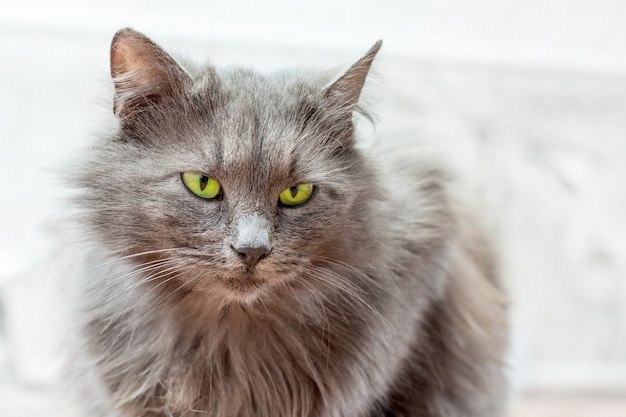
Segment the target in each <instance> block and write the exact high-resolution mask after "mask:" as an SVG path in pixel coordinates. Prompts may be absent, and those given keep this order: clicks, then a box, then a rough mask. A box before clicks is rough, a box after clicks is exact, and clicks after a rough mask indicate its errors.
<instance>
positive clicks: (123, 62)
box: [111, 28, 189, 119]
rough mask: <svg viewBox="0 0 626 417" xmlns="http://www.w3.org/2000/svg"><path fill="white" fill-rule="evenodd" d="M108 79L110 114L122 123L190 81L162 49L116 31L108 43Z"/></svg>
mask: <svg viewBox="0 0 626 417" xmlns="http://www.w3.org/2000/svg"><path fill="white" fill-rule="evenodd" d="M111 77H112V78H113V83H114V85H115V95H114V99H113V112H114V113H115V114H116V115H117V116H118V117H120V118H122V119H124V118H128V117H131V116H132V115H133V114H135V113H137V112H139V111H141V110H142V109H143V108H144V107H147V106H150V105H153V104H156V103H159V102H160V101H161V100H162V99H163V98H165V97H171V96H174V95H175V94H177V93H178V92H180V91H182V89H183V87H184V83H185V80H187V79H188V78H189V77H188V75H187V74H186V73H185V71H184V70H183V69H182V68H181V67H180V66H179V65H178V64H177V63H176V61H175V60H174V59H173V58H172V57H171V56H169V55H168V54H167V53H166V52H165V51H164V50H163V49H161V47H159V46H158V45H157V44H156V43H154V42H153V41H152V40H151V39H149V38H148V37H147V36H145V35H143V34H141V33H139V32H137V31H135V30H133V29H128V28H127V29H122V30H120V31H118V32H117V33H116V34H115V36H114V37H113V41H112V42H111Z"/></svg>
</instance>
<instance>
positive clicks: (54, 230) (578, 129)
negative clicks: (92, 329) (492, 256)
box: [0, 0, 626, 417]
mask: <svg viewBox="0 0 626 417" xmlns="http://www.w3.org/2000/svg"><path fill="white" fill-rule="evenodd" d="M0 5H1V6H2V7H1V8H0V190H1V193H0V416H3V417H13V416H20V417H28V416H41V415H44V414H45V415H47V416H59V417H60V416H65V415H66V414H64V413H63V412H62V411H61V409H60V407H59V405H58V401H57V397H56V393H55V392H54V390H53V388H54V387H55V386H56V385H57V384H56V381H57V379H58V370H59V363H60V362H59V358H60V355H59V353H60V351H61V350H60V348H59V347H58V341H59V340H60V336H61V334H62V332H63V323H62V322H59V319H58V318H57V317H58V315H57V311H56V310H57V307H55V301H54V300H56V299H58V297H57V296H58V294H60V293H62V292H63V291H64V284H65V280H66V278H67V275H68V274H70V273H71V263H72V254H71V251H68V250H67V249H66V245H65V243H64V241H63V239H62V238H61V232H62V231H61V230H59V229H60V227H61V226H60V224H59V223H58V222H57V221H56V218H57V217H58V215H59V213H62V212H63V210H64V209H63V206H62V204H61V203H59V199H58V197H59V195H62V193H63V189H62V187H61V186H60V185H59V182H58V181H57V180H56V178H55V175H56V174H55V172H54V171H55V169H57V168H59V167H60V166H63V165H64V163H65V162H64V161H67V160H68V158H69V157H71V156H72V155H74V154H75V153H76V151H77V150H78V149H80V148H82V147H84V146H85V145H86V144H88V143H89V142H90V141H91V140H92V138H93V133H94V132H97V130H98V127H99V126H101V125H102V122H103V120H106V116H105V115H106V113H107V112H108V111H109V107H108V103H109V94H110V93H111V90H110V85H109V80H108V71H109V69H108V54H109V50H108V48H109V43H110V39H111V37H112V35H113V33H114V32H115V31H116V30H117V29H119V28H121V27H125V26H132V27H134V28H136V29H138V30H140V31H142V32H144V33H146V34H147V35H148V36H150V37H152V38H153V39H154V40H155V41H157V42H158V43H160V44H161V45H162V46H164V47H165V48H166V49H167V50H169V51H170V52H174V53H179V54H180V53H182V54H183V55H184V56H188V57H192V58H194V59H195V60H197V61H201V62H203V61H204V60H206V59H207V58H210V59H211V60H212V61H213V62H216V63H218V64H230V63H239V64H242V65H246V66H257V67H261V68H269V67H274V66H285V65H294V64H302V63H305V64H314V65H324V64H327V65H328V64H329V65H338V64H339V65H342V64H343V65H347V64H349V63H350V62H351V60H352V59H354V58H356V57H358V56H359V55H360V54H361V53H363V52H364V51H366V50H367V48H368V47H369V46H370V45H371V44H372V43H373V42H374V41H375V40H377V39H379V38H382V39H384V41H385V43H384V49H383V51H382V53H381V55H379V58H380V60H379V61H378V63H377V68H378V71H379V72H380V74H381V75H380V77H379V84H380V86H379V87H378V88H375V89H377V90H378V91H379V93H380V94H379V96H380V98H381V99H380V100H377V101H378V104H377V109H378V111H379V119H380V122H379V127H378V129H377V132H378V134H379V135H381V136H384V135H386V134H400V135H414V136H415V137H427V138H429V139H431V140H432V141H434V142H436V143H437V144H438V145H439V146H440V147H441V148H442V149H443V150H445V153H447V155H448V157H449V159H450V160H452V161H453V163H454V164H455V165H456V166H457V167H458V169H459V171H460V172H461V174H462V176H463V177H465V178H467V180H468V183H469V184H470V185H472V186H473V187H474V188H473V189H474V190H475V191H474V196H475V197H476V199H477V200H479V201H480V202H481V204H483V206H484V212H485V215H486V217H487V218H488V219H489V221H490V223H491V224H493V225H494V229H495V232H496V234H497V236H498V239H499V242H500V247H501V249H502V253H503V267H504V270H505V275H506V281H507V285H508V287H509V289H510V293H511V298H512V301H513V311H512V322H513V325H514V331H513V341H512V353H511V359H510V363H511V375H512V380H513V383H514V387H515V392H516V396H515V398H518V400H517V401H514V405H513V407H512V411H511V412H512V414H514V415H515V416H519V417H521V416H540V415H541V416H548V415H550V416H556V415H563V416H568V417H572V416H591V415H601V416H603V417H606V416H611V415H615V416H617V415H626V163H624V160H625V159H626V24H625V22H626V2H624V1H623V0H568V1H565V0H524V1H521V0H414V1H409V0H385V1H382V0H362V1H357V0H333V1H330V0H318V1H316V2H307V3H303V2H294V1H287V0H272V1H254V0H247V1H231V2H217V1H207V0H204V1H200V0H194V1H192V0H179V1H177V2H169V1H163V0H154V1H150V0H142V1H136V2H129V1H119V0H114V1H70V0H57V1H55V2H50V1H43V0H40V1H34V0H20V1H19V2H18V1H11V0H3V1H2V3H0ZM103 103H104V104H103ZM586 399H587V400H586ZM620 407H621V408H620ZM558 413H561V414H558ZM611 413H614V414H611Z"/></svg>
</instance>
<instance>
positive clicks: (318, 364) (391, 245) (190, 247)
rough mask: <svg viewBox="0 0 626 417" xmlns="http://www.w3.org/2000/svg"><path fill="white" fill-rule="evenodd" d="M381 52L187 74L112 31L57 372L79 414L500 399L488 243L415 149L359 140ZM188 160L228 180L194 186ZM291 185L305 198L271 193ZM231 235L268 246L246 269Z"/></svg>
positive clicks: (245, 413) (276, 412)
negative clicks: (71, 319) (310, 63)
mask: <svg viewBox="0 0 626 417" xmlns="http://www.w3.org/2000/svg"><path fill="white" fill-rule="evenodd" d="M379 47H380V43H377V44H376V45H374V47H373V48H372V49H371V50H370V51H369V52H368V53H367V54H366V55H365V56H364V57H363V58H361V59H360V60H359V61H357V62H356V63H355V64H354V65H353V66H352V67H351V68H350V69H348V70H347V71H346V72H345V73H344V74H343V75H333V74H332V73H330V72H320V73H304V72H295V71H290V72H276V73H273V74H271V75H260V74H258V73H255V72H252V71H248V70H244V69H218V68H216V67H213V66H207V67H202V68H198V67H195V66H193V65H185V67H184V69H183V67H182V66H181V65H179V64H178V63H177V62H176V61H174V60H173V59H172V58H171V57H170V56H169V55H168V54H167V53H165V52H164V51H163V50H162V49H161V48H159V47H158V46H157V45H156V44H154V43H153V42H152V41H151V40H149V39H148V38H146V37H145V36H144V35H142V34H140V33H138V32H135V31H133V30H131V29H125V30H122V31H120V32H118V33H117V34H116V36H115V38H114V40H113V44H112V51H111V64H112V75H113V79H114V84H115V97H114V102H115V104H114V111H115V113H116V116H117V119H118V122H119V124H118V127H117V128H116V131H115V133H114V134H113V135H110V136H108V137H106V138H103V139H102V140H101V141H99V142H98V143H97V144H95V145H94V146H93V147H92V149H91V150H90V152H89V154H88V157H87V159H86V162H85V163H84V164H83V165H82V167H81V169H80V170H79V171H77V172H76V173H75V175H74V178H75V184H76V185H77V186H78V188H79V189H80V195H79V198H78V199H77V201H78V202H79V205H80V207H82V209H83V213H84V215H83V217H82V224H83V228H84V230H85V234H87V235H88V236H89V239H90V240H91V241H92V242H93V245H92V247H93V249H92V250H91V253H90V255H89V258H88V259H87V265H88V266H89V268H88V272H86V273H85V274H84V275H83V276H84V278H85V279H84V285H83V286H82V287H83V289H82V298H81V300H82V302H81V304H80V314H79V317H80V320H81V321H80V326H79V327H80V328H79V332H80V338H81V340H82V341H83V343H82V345H81V349H80V354H78V355H76V356H75V357H73V366H72V368H73V371H74V374H73V377H72V379H73V380H74V381H75V382H77V384H76V385H77V386H78V387H79V392H80V397H81V398H83V399H84V402H85V405H86V407H87V411H86V415H89V416H94V417H99V416H100V417H105V416H106V417H113V416H115V417H148V416H150V417H157V416H168V417H169V416H176V417H183V416H185V417H187V416H210V417H252V416H254V417H282V416H320V417H322V416H324V417H326V416H328V417H331V416H333V417H335V416H336V417H339V416H351V417H352V416H356V417H374V416H381V417H382V416H397V417H400V416H405V417H409V416H410V417H417V416H424V417H426V416H428V417H435V416H437V417H443V416H446V417H461V416H465V417H490V416H496V415H498V414H499V413H500V412H501V409H502V403H503V400H504V396H505V395H504V394H505V385H506V384H505V382H504V378H503V373H502V357H503V352H504V349H505V344H506V343H505V340H506V324H505V322H506V320H505V303H504V300H503V297H502V295H501V291H500V289H499V285H498V280H497V276H496V275H497V274H496V271H495V267H494V261H493V257H492V255H491V253H490V251H489V249H488V245H487V242H486V240H485V239H484V237H483V235H482V233H481V231H480V230H479V228H477V227H476V226H475V222H473V220H472V218H471V216H469V215H468V214H467V213H466V212H465V210H463V209H462V208H461V205H460V204H459V203H457V202H456V201H455V199H454V197H453V196H452V192H451V188H452V186H451V180H450V177H449V175H448V174H447V173H446V171H445V170H443V169H442V168H440V167H439V166H438V165H437V164H436V163H435V162H434V161H433V160H432V159H429V158H428V157H425V156H424V154H423V153H422V152H421V151H420V150H419V149H415V150H412V149H410V148H407V147H402V148H401V149H400V148H399V147H398V146H397V144H396V145H394V144H393V143H388V144H385V143H383V144H382V145H380V146H378V147H376V148H375V149H373V150H371V151H369V152H368V151H364V150H361V149H358V148H356V147H355V146H354V145H355V133H354V127H353V123H352V116H353V112H354V111H359V108H358V100H359V96H360V93H361V88H362V87H363V83H364V82H365V79H366V76H367V73H368V71H369V67H370V64H371V62H372V60H373V59H374V56H375V55H376V53H377V51H378V49H379ZM185 171H198V172H203V173H207V174H209V175H210V176H212V177H214V178H216V179H217V180H218V181H219V182H220V184H221V186H222V191H223V195H222V196H221V197H220V198H217V199H213V200H204V199H201V198H199V197H197V196H195V195H193V194H192V193H191V192H189V191H188V190H187V189H186V188H185V186H184V185H183V183H182V182H181V177H180V173H181V172H185ZM304 182H310V183H313V184H315V186H316V187H317V190H316V193H315V194H314V196H313V198H312V199H311V200H310V201H308V202H307V203H305V204H303V205H301V206H297V207H293V208H288V207H283V206H281V205H280V204H278V195H279V193H280V192H281V191H282V190H283V189H285V188H287V187H290V186H293V185H295V184H298V183H304ZM237 242H239V243H241V242H243V243H244V244H247V245H253V246H254V245H258V244H261V243H263V244H269V245H270V246H271V252H270V253H269V254H267V255H265V256H263V257H262V258H261V259H260V260H259V262H258V263H257V264H256V265H255V266H253V267H251V268H250V267H247V266H246V265H245V263H244V262H242V260H241V259H240V256H238V254H237V252H236V251H234V250H233V247H232V245H236V244H238V243H237ZM259 242H261V243H259Z"/></svg>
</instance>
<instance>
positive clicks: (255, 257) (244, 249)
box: [231, 245, 272, 268]
mask: <svg viewBox="0 0 626 417" xmlns="http://www.w3.org/2000/svg"><path fill="white" fill-rule="evenodd" d="M231 248H232V249H233V250H234V251H235V252H236V253H237V255H239V258H240V259H241V261H242V262H243V263H244V264H246V265H248V267H249V268H252V267H254V266H255V265H256V264H257V263H258V262H259V261H260V260H261V259H262V258H264V257H265V256H267V254H269V253H270V252H271V251H272V248H270V247H269V246H265V245H261V246H232V245H231Z"/></svg>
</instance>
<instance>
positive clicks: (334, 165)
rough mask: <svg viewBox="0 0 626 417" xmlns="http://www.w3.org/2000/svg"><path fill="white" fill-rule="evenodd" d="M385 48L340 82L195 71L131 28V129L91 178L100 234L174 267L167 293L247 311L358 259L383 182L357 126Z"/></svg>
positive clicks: (121, 82) (157, 274) (125, 64)
mask: <svg viewBox="0 0 626 417" xmlns="http://www.w3.org/2000/svg"><path fill="white" fill-rule="evenodd" d="M376 50H377V48H376ZM376 50H374V49H373V50H372V51H370V53H369V54H368V55H366V57H364V58H363V59H362V60H361V61H359V62H357V64H355V65H354V66H353V67H352V68H351V69H350V70H349V72H348V73H346V75H344V76H343V77H341V78H340V79H339V80H337V81H335V82H334V83H331V82H330V81H331V79H329V78H325V77H321V76H320V77H308V78H307V77H305V76H302V75H297V74H289V73H282V74H274V75H268V76H260V75H257V74H255V73H252V72H248V71H243V70H230V71H223V72H218V71H217V70H215V69H213V68H209V69H204V70H202V71H197V72H196V73H194V74H189V73H187V72H185V71H183V70H182V69H181V68H180V67H179V66H178V65H177V64H176V63H175V62H174V61H173V60H171V58H170V57H169V56H168V55H166V54H165V52H163V51H162V50H160V49H158V47H156V45H154V44H153V43H151V41H149V40H148V39H147V38H145V37H143V36H142V35H140V34H137V33H136V32H133V31H129V30H127V31H123V32H120V34H118V35H117V36H116V38H115V39H114V43H113V48H112V72H113V75H114V77H115V80H116V103H115V106H116V112H117V115H118V117H119V118H120V129H119V131H118V133H117V135H116V137H115V138H109V139H107V141H106V142H105V143H103V144H101V146H100V147H99V148H98V149H97V150H96V152H95V154H94V155H95V158H94V159H93V160H92V166H91V170H92V172H91V173H89V175H90V177H89V178H85V179H83V186H85V187H87V188H88V189H89V194H88V195H87V196H86V197H85V204H87V205H88V206H89V207H90V208H91V210H92V212H93V214H92V216H91V217H90V220H91V221H92V222H93V225H94V229H95V232H96V233H97V235H98V237H99V239H100V240H102V241H103V243H105V245H107V246H108V247H109V248H111V249H113V250H114V251H116V252H117V253H119V254H120V255H126V256H128V255H133V254H137V253H142V252H147V254H146V256H141V257H137V258H133V259H135V260H136V261H137V262H145V263H146V265H160V269H159V270H154V269H150V271H154V272H153V273H152V275H153V277H154V279H153V281H154V283H155V285H163V283H168V284H176V288H184V289H185V290H193V291H203V292H207V293H212V294H218V295H219V296H221V297H224V299H225V300H227V301H239V302H245V303H250V302H254V301H255V300H256V299H258V298H259V296H261V295H263V294H268V293H271V292H272V290H273V289H275V288H284V287H285V286H287V285H291V284H292V283H293V282H294V281H297V280H298V278H299V277H302V276H306V275H307V274H315V273H318V272H319V268H320V267H321V266H322V265H324V264H327V263H329V262H330V263H332V262H336V261H337V260H341V259H346V257H348V256H350V255H349V253H350V247H351V245H355V244H359V241H361V240H362V239H364V233H365V230H366V225H364V224H363V219H364V218H365V211H366V210H367V207H366V206H367V204H366V203H365V201H366V200H367V197H368V195H369V194H370V193H374V192H375V188H376V186H375V184H373V183H372V181H371V179H370V174H369V171H368V170H367V169H366V168H365V167H364V166H363V162H362V159H361V157H360V156H359V154H358V152H356V151H355V150H354V148H353V143H352V142H353V129H352V123H351V113H352V110H353V109H354V106H355V105H356V100H357V99H358V95H359V92H360V89H361V87H362V84H363V81H364V79H365V75H366V73H367V69H368V68H369V65H370V63H371V60H372V59H373V56H374V54H375V52H376ZM144 278H145V277H144ZM304 285H306V284H304ZM167 286H168V285H166V287H167Z"/></svg>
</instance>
